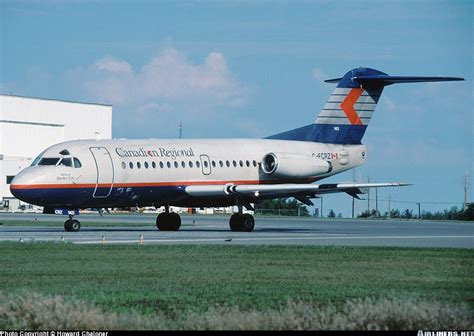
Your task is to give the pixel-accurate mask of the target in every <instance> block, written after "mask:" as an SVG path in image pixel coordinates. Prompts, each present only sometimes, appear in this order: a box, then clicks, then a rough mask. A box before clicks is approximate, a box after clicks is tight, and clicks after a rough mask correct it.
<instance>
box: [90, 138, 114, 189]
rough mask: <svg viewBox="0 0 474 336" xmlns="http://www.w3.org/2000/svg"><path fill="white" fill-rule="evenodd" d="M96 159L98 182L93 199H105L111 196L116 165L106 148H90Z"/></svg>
mask: <svg viewBox="0 0 474 336" xmlns="http://www.w3.org/2000/svg"><path fill="white" fill-rule="evenodd" d="M89 150H90V151H91V153H92V156H93V157H94V161H95V166H96V171H97V180H96V185H95V190H94V195H93V197H95V198H104V197H108V196H109V195H110V192H111V191H112V186H113V184H114V164H113V163H112V158H111V157H110V153H109V151H108V150H107V148H105V147H90V148H89Z"/></svg>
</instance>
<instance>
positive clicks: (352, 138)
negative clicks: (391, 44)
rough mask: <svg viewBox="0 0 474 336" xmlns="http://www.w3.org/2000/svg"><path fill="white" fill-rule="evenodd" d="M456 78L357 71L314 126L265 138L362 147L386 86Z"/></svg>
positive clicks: (348, 75) (347, 77) (340, 87)
mask: <svg viewBox="0 0 474 336" xmlns="http://www.w3.org/2000/svg"><path fill="white" fill-rule="evenodd" d="M460 80H464V78H459V77H415V76H390V75H387V74H386V73H383V72H381V71H378V70H375V69H370V68H357V69H353V70H351V71H349V72H347V73H346V74H345V75H344V77H342V78H335V79H328V80H326V81H325V82H327V83H337V87H336V89H335V90H334V92H333V93H332V94H331V96H329V99H328V101H327V102H326V104H325V105H324V108H323V109H322V111H321V112H320V113H319V115H318V117H317V118H316V121H315V122H314V123H313V124H310V125H307V126H303V127H300V128H296V129H293V130H290V131H286V132H283V133H279V134H275V135H272V136H269V137H267V139H280V140H296V141H311V142H322V143H332V144H361V140H362V137H363V136H364V134H365V130H366V129H367V126H368V125H369V122H370V119H371V118H372V115H373V113H374V111H375V107H376V106H377V103H378V101H379V99H380V96H381V94H382V91H383V89H384V87H385V86H388V85H392V84H397V83H417V82H446V81H460Z"/></svg>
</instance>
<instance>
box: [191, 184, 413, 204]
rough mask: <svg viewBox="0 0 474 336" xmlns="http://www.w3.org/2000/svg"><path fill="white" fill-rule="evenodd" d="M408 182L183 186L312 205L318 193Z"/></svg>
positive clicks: (363, 190)
mask: <svg viewBox="0 0 474 336" xmlns="http://www.w3.org/2000/svg"><path fill="white" fill-rule="evenodd" d="M408 185H410V184H408V183H326V184H296V183H295V184H290V183H288V184H240V185H234V184H226V185H224V186H222V185H193V186H188V187H186V188H185V191H186V193H187V194H188V195H190V196H210V197H222V196H224V197H225V196H232V197H237V198H239V197H240V198H244V199H245V198H262V199H268V198H280V197H295V198H296V199H298V200H299V201H301V202H303V203H305V204H308V205H312V203H311V201H309V198H315V197H317V195H320V194H330V193H338V192H345V193H347V194H349V195H351V196H353V197H356V198H359V197H358V195H360V194H365V193H367V189H368V188H384V187H402V186H408Z"/></svg>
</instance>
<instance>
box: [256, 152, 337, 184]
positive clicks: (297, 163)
mask: <svg viewBox="0 0 474 336" xmlns="http://www.w3.org/2000/svg"><path fill="white" fill-rule="evenodd" d="M262 170H263V172H264V173H265V174H267V175H272V176H277V177H291V178H297V177H310V176H318V175H323V174H327V173H329V172H331V170H332V165H331V163H330V162H328V161H324V160H321V159H318V158H315V157H311V156H309V155H302V154H291V153H268V154H266V155H265V156H264V157H263V160H262Z"/></svg>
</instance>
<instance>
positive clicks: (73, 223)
mask: <svg viewBox="0 0 474 336" xmlns="http://www.w3.org/2000/svg"><path fill="white" fill-rule="evenodd" d="M80 229H81V223H80V222H79V221H78V220H77V219H72V216H69V219H68V220H67V221H65V222H64V230H65V231H67V232H78V231H79V230H80Z"/></svg>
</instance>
